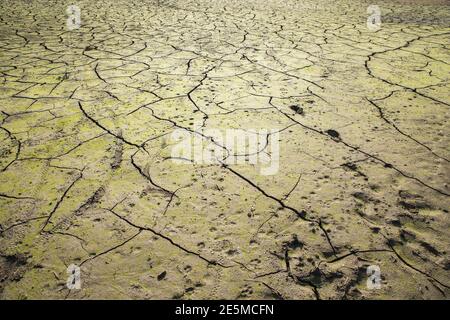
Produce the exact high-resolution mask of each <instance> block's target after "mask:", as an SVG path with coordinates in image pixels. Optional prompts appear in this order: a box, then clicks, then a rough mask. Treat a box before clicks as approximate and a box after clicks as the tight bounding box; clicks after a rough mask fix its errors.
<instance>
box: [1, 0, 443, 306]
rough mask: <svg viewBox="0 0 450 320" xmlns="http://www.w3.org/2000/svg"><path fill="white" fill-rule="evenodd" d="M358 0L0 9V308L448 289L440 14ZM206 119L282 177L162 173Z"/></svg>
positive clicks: (202, 167)
mask: <svg viewBox="0 0 450 320" xmlns="http://www.w3.org/2000/svg"><path fill="white" fill-rule="evenodd" d="M70 4H76V5H78V6H79V7H80V8H81V21H82V23H81V27H80V28H79V29H75V30H72V31H69V30H68V29H67V27H66V19H67V16H66V14H65V11H66V8H67V6H68V5H70ZM370 4H372V3H370V2H365V1H345V0H341V1H292V0H287V1H276V0H270V1H231V0H230V1H211V0H208V1H201V0H186V1H181V0H180V1H160V3H159V5H158V3H157V2H155V1H137V0H130V1H112V0H111V1H107V0H103V1H96V2H95V3H94V2H93V1H92V2H91V1H76V3H72V2H70V3H69V2H66V1H37V0H33V1H16V0H15V1H9V0H4V1H2V2H1V4H0V12H1V19H0V54H1V60H0V61H1V64H0V75H1V91H0V99H1V100H0V101H1V102H0V110H1V114H0V135H1V145H0V154H1V159H0V226H1V228H0V253H1V256H0V297H1V298H3V299H32V298H56V299H64V298H72V299H93V298H137V299H140V298H145V299H156V298H163V299H166V298H168V299H170V298H183V299H191V298H192V299H195V298H197V299H202V298H212V299H219V298H243V299H256V298H258V299H261V298H262V299H344V298H347V299H362V298H363V299H376V298H383V299H393V298H413V299H422V298H426V299H428V298H432V299H445V298H448V296H449V294H450V290H449V286H450V275H449V268H450V260H449V253H448V251H447V250H448V244H449V220H448V204H449V195H450V188H449V185H448V183H449V168H450V166H449V152H448V151H449V149H448V147H449V127H448V118H449V113H448V110H449V104H450V98H449V71H450V67H449V63H450V55H449V45H450V43H449V39H450V38H449V35H450V28H449V25H448V22H449V16H450V8H449V6H448V5H446V4H445V2H439V1H428V2H425V1H387V2H383V1H378V2H377V4H378V5H379V6H380V8H381V11H382V22H383V24H382V28H381V29H380V30H378V31H376V32H373V31H370V30H369V29H368V28H367V27H366V20H367V16H368V14H367V12H366V9H367V6H368V5H370ZM202 128H219V129H239V130H243V131H249V130H252V129H260V128H266V129H275V130H278V131H279V134H280V135H279V146H280V164H279V171H278V173H277V174H274V175H261V174H260V171H259V168H258V166H257V165H250V164H240V165H237V164H236V165H232V164H230V165H216V164H201V163H195V164H192V163H189V162H187V163H183V164H179V163H175V162H173V161H171V159H170V157H171V147H172V146H173V144H174V141H172V140H171V139H170V135H171V133H172V132H173V131H174V130H175V129H185V130H186V132H188V133H189V134H191V135H197V136H198V135H200V132H201V131H200V130H201V129H202ZM201 138H202V139H203V140H204V142H205V143H208V142H211V141H210V139H212V140H213V141H214V142H215V143H217V144H220V142H219V141H218V138H217V137H214V136H208V135H202V136H201ZM266 138H267V141H268V143H266V144H264V145H262V146H261V148H260V149H259V151H258V152H261V153H264V152H265V153H266V154H268V151H267V150H268V149H267V148H268V146H269V144H270V143H271V142H270V139H271V136H270V134H269V135H268V136H267V137H266ZM228 151H229V152H231V153H232V152H233V150H228ZM244 156H245V155H244ZM70 264H76V265H78V266H80V267H81V280H82V288H81V290H69V289H67V288H66V279H67V277H68V274H67V272H66V269H67V266H69V265H70ZM370 265H378V266H379V267H380V270H381V279H382V282H381V288H380V289H378V290H370V289H369V288H368V287H367V286H366V280H367V274H366V270H367V268H368V266H370Z"/></svg>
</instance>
